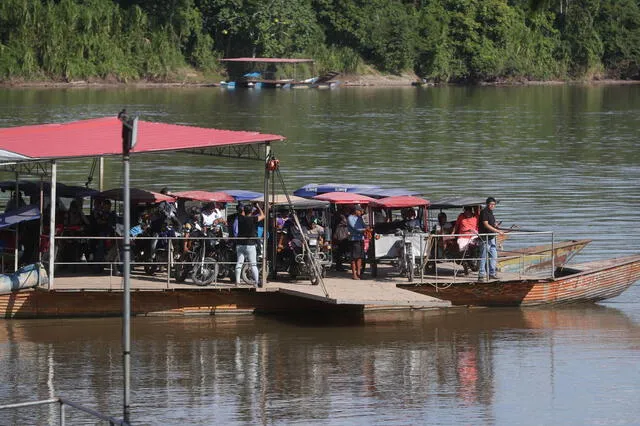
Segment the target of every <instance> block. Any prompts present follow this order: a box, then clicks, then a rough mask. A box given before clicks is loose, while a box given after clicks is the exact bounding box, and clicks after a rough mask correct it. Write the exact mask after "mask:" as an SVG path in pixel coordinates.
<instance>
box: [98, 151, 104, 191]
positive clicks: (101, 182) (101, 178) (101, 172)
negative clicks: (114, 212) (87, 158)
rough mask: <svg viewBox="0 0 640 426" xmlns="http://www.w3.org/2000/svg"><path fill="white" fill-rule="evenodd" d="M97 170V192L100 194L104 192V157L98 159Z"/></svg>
mask: <svg viewBox="0 0 640 426" xmlns="http://www.w3.org/2000/svg"><path fill="white" fill-rule="evenodd" d="M98 168H99V170H98V174H99V179H98V190H99V191H100V192H102V191H104V157H100V161H99V167H98Z"/></svg>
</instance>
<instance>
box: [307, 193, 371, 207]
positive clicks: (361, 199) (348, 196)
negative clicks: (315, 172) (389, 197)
mask: <svg viewBox="0 0 640 426" xmlns="http://www.w3.org/2000/svg"><path fill="white" fill-rule="evenodd" d="M311 198H313V199H314V200H324V201H329V202H331V203H334V204H369V203H371V202H373V201H376V199H375V198H371V197H367V196H366V195H360V194H356V193H355V192H327V193H325V194H320V195H316V196H315V197H311Z"/></svg>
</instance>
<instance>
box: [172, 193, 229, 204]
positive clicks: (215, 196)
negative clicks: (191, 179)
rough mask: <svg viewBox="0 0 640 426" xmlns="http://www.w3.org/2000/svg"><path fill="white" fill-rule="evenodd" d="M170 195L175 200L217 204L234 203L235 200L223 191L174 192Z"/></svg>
mask: <svg viewBox="0 0 640 426" xmlns="http://www.w3.org/2000/svg"><path fill="white" fill-rule="evenodd" d="M171 195H173V196H174V197H175V198H182V199H185V200H192V201H208V202H218V203H230V202H232V201H235V198H233V197H232V196H231V195H229V194H227V193H226V192H224V191H216V192H209V191H198V190H196V191H180V192H174V193H172V194H171Z"/></svg>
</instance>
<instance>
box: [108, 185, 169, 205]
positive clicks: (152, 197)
mask: <svg viewBox="0 0 640 426" xmlns="http://www.w3.org/2000/svg"><path fill="white" fill-rule="evenodd" d="M122 193H123V190H122V188H113V189H108V190H106V191H102V192H99V193H97V194H96V195H95V197H96V198H106V199H109V200H116V201H122V199H123V196H122ZM129 197H130V198H131V202H132V203H135V204H144V203H153V204H156V203H161V202H163V201H168V202H174V201H176V199H175V198H174V197H172V196H170V195H165V194H161V193H159V192H153V191H148V190H146V189H140V188H131V190H130V195H129Z"/></svg>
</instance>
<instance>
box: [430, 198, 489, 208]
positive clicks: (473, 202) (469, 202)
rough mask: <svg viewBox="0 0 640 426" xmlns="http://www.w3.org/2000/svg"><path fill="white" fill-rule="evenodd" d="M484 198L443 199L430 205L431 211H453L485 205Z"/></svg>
mask: <svg viewBox="0 0 640 426" xmlns="http://www.w3.org/2000/svg"><path fill="white" fill-rule="evenodd" d="M485 200H486V199H485V198H480V197H474V196H471V197H445V198H440V199H439V200H437V201H434V202H433V203H431V205H430V206H429V207H431V208H432V209H453V208H456V207H465V206H479V205H482V204H484V203H485Z"/></svg>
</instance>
